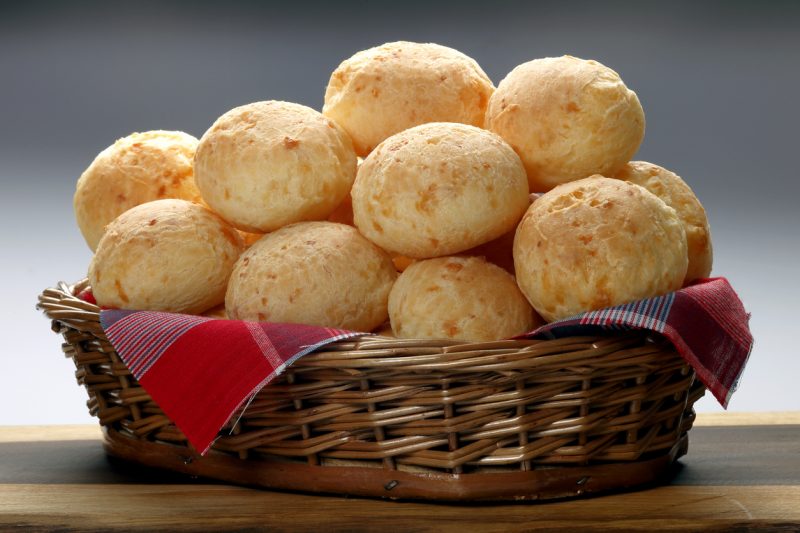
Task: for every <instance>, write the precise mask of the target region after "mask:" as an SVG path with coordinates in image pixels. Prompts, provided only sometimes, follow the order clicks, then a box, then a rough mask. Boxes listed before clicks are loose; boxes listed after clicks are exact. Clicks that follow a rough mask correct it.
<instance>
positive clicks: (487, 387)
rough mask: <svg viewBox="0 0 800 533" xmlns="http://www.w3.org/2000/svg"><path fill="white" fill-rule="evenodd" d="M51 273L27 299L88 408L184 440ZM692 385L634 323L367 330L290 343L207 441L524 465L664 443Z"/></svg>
mask: <svg viewBox="0 0 800 533" xmlns="http://www.w3.org/2000/svg"><path fill="white" fill-rule="evenodd" d="M85 283H86V282H83V283H80V284H78V285H75V286H67V285H65V284H61V285H59V286H58V287H57V288H53V289H47V290H46V291H44V293H43V294H42V295H41V296H40V301H39V307H40V308H41V309H42V310H44V311H45V313H46V314H47V316H48V317H49V318H51V319H52V320H53V328H54V330H55V331H57V332H58V333H61V334H63V336H64V339H65V341H66V342H65V343H64V344H63V350H64V353H65V354H66V355H67V356H68V357H70V358H72V359H73V360H74V362H75V365H76V367H77V372H76V377H77V379H78V382H79V383H80V384H82V385H84V386H85V387H86V389H87V391H88V394H89V401H88V406H89V410H90V412H91V414H92V415H94V416H97V417H98V419H99V420H100V424H101V425H103V426H106V427H107V428H109V429H111V430H113V431H114V432H115V433H118V434H119V435H123V436H125V437H128V438H131V439H135V440H137V441H143V442H144V441H146V442H153V443H159V444H170V445H175V446H178V447H186V446H187V442H186V439H185V438H184V436H183V434H182V433H181V431H180V430H179V429H178V428H177V427H175V425H174V424H173V423H172V422H171V421H170V420H169V419H168V418H167V417H166V416H165V415H164V413H163V412H162V411H161V410H160V408H159V407H158V405H156V404H155V403H154V402H153V401H152V399H151V398H150V396H149V395H148V394H147V392H145V390H144V389H142V388H141V387H140V386H139V384H138V383H137V381H136V380H135V379H134V377H133V376H132V375H131V373H130V371H129V370H128V369H127V367H126V366H125V364H124V363H122V361H121V360H120V358H119V356H118V355H117V354H116V352H115V351H114V349H113V347H112V346H111V345H110V344H109V342H108V340H107V339H106V338H105V336H104V334H103V331H102V329H101V327H100V323H99V309H98V308H97V307H96V306H94V305H92V304H90V303H87V302H84V301H82V300H79V299H78V298H76V297H75V296H74V294H77V292H79V291H80V290H82V289H84V288H85ZM703 392H704V389H703V387H702V386H701V385H700V384H699V383H698V382H695V379H694V372H693V371H692V370H691V368H690V367H689V366H688V365H687V364H686V363H685V361H684V360H683V359H681V358H680V357H679V356H678V355H677V353H676V352H675V351H674V349H673V347H672V346H671V345H670V344H669V343H668V342H666V341H664V340H663V339H661V338H655V337H654V336H652V335H646V334H643V333H641V332H620V333H614V334H611V335H608V336H595V337H569V338H562V339H558V340H513V341H500V342H491V343H472V344H464V343H457V342H452V341H429V340H401V339H394V338H386V337H375V336H364V337H360V338H356V339H349V340H344V341H339V342H336V343H333V344H331V345H328V346H326V347H325V348H323V349H322V350H321V351H318V352H316V353H313V354H310V355H308V356H305V357H304V358H301V359H300V360H299V361H298V362H296V363H295V364H294V365H293V366H292V367H290V368H289V369H288V370H287V371H286V372H285V373H284V374H283V375H282V376H280V377H279V378H277V379H276V380H275V381H274V382H273V383H272V384H270V385H268V386H267V387H265V388H264V389H263V390H262V391H261V392H260V393H258V395H257V396H256V397H255V399H254V400H253V401H252V402H251V403H250V404H249V405H248V406H247V408H246V409H245V410H244V412H243V413H240V415H241V416H240V417H239V418H238V422H237V423H236V424H235V426H234V427H230V428H226V429H225V430H224V431H223V432H221V434H222V436H221V437H220V438H219V439H218V440H217V441H216V443H215V445H214V446H213V448H212V452H211V454H212V455H220V454H222V455H226V456H230V457H234V458H238V459H241V460H246V461H250V462H254V461H281V462H285V463H303V464H307V465H312V466H322V467H328V466H330V467H341V466H350V467H354V466H355V467H364V468H379V469H384V470H390V471H405V472H411V473H424V474H426V475H429V474H468V473H497V472H520V471H522V472H527V471H537V470H542V469H553V468H558V467H564V468H569V467H571V466H576V465H577V466H580V465H584V466H585V465H593V464H609V463H625V462H635V461H642V460H646V459H648V458H652V457H658V456H660V455H664V454H667V453H669V452H670V450H673V453H674V448H675V446H676V443H677V442H678V441H679V440H680V439H681V438H682V437H684V436H685V434H686V432H687V431H688V430H689V429H690V428H691V425H692V422H693V420H694V412H693V410H692V405H693V403H694V402H695V401H696V400H697V399H698V398H699V397H701V396H702V395H703Z"/></svg>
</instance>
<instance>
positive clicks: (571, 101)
mask: <svg viewBox="0 0 800 533" xmlns="http://www.w3.org/2000/svg"><path fill="white" fill-rule="evenodd" d="M485 126H486V128H487V129H489V130H491V131H493V132H495V133H497V134H498V135H500V136H501V137H502V138H503V139H505V140H506V141H507V142H508V143H509V144H510V145H511V146H513V147H514V150H516V151H517V153H518V154H519V155H520V157H521V158H522V161H523V163H524V164H525V170H526V171H527V173H528V180H529V184H530V189H531V191H533V192H544V191H548V190H550V189H552V188H553V187H555V186H556V185H559V184H561V183H566V182H569V181H573V180H576V179H581V178H585V177H587V176H590V175H592V174H602V175H604V176H608V175H610V174H611V173H613V172H615V171H617V170H619V169H620V167H622V165H624V164H625V163H627V162H628V161H629V160H630V159H631V157H632V156H633V154H635V153H636V150H637V149H638V148H639V145H640V144H641V142H642V139H643V138H644V126H645V121H644V111H643V110H642V106H641V104H640V103H639V99H638V98H637V97H636V93H634V92H633V91H631V90H630V89H628V88H627V87H626V86H625V84H624V83H623V82H622V80H621V79H620V77H619V75H618V74H617V73H616V72H614V71H613V70H611V69H610V68H608V67H606V66H604V65H601V64H600V63H598V62H596V61H586V60H583V59H578V58H576V57H570V56H562V57H548V58H544V59H536V60H533V61H529V62H527V63H523V64H522V65H519V66H518V67H516V68H515V69H514V70H512V71H511V72H510V73H509V74H508V76H506V77H505V79H504V80H503V81H501V82H500V84H499V85H498V86H497V90H496V91H495V93H494V94H493V95H492V98H491V100H490V101H489V108H488V110H487V112H486V124H485Z"/></svg>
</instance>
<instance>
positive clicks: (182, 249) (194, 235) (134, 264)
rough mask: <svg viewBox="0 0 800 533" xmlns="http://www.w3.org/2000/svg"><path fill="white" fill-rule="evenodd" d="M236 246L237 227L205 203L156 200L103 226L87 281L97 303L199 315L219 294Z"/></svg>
mask: <svg viewBox="0 0 800 533" xmlns="http://www.w3.org/2000/svg"><path fill="white" fill-rule="evenodd" d="M243 248H244V244H243V242H242V238H241V237H240V236H239V233H237V231H236V230H235V229H234V228H233V227H231V226H230V225H229V224H228V223H227V222H225V221H224V220H222V218H220V217H219V216H218V215H216V214H215V213H213V212H212V211H210V210H209V209H207V208H206V207H204V206H202V205H199V204H195V203H191V202H187V201H185V200H156V201H154V202H148V203H146V204H141V205H138V206H136V207H133V208H132V209H129V210H128V211H126V212H124V213H123V214H121V215H120V216H119V217H117V218H116V219H114V221H113V222H111V224H109V225H108V229H107V231H106V233H105V234H104V235H103V237H102V238H101V239H100V243H99V244H98V246H97V252H96V253H95V255H94V257H93V258H92V262H91V263H90V265H89V281H90V282H91V286H92V292H93V294H94V297H95V299H96V300H97V303H98V304H99V305H101V306H106V307H118V308H123V309H140V310H142V309H145V310H150V311H169V312H173V313H190V314H199V313H202V312H203V311H206V310H208V309H211V308H212V307H214V306H217V305H219V304H221V303H222V302H223V301H224V298H225V288H226V285H227V283H228V278H229V277H230V275H231V271H232V270H233V265H234V263H235V262H236V260H237V259H238V257H239V254H241V252H242V250H243Z"/></svg>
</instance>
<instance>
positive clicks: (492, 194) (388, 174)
mask: <svg viewBox="0 0 800 533" xmlns="http://www.w3.org/2000/svg"><path fill="white" fill-rule="evenodd" d="M351 194H352V198H353V215H354V221H355V225H356V226H357V227H358V229H359V230H360V231H361V233H363V234H364V235H365V236H366V237H367V238H368V239H370V240H371V241H372V242H374V243H376V244H377V245H378V246H380V247H381V248H383V249H384V250H387V251H390V252H393V253H395V254H398V255H403V256H406V257H409V258H412V259H421V258H429V257H438V256H444V255H450V254H454V253H458V252H461V251H464V250H467V249H469V248H472V247H474V246H478V245H480V244H483V243H485V242H488V241H490V240H492V239H495V238H497V237H499V236H501V235H502V234H503V233H505V232H507V231H509V230H511V229H513V228H514V226H515V225H516V224H517V222H518V221H519V219H520V218H521V217H522V214H523V213H524V212H525V209H526V208H527V206H528V182H527V179H526V177H525V169H524V168H523V167H522V163H521V162H520V160H519V157H518V156H517V155H516V154H515V153H514V151H513V150H512V149H511V147H509V146H508V145H507V144H506V143H505V142H504V141H503V140H502V139H501V138H500V137H498V136H497V135H495V134H493V133H491V132H488V131H486V130H482V129H480V128H476V127H474V126H468V125H465V124H455V123H430V124H423V125H421V126H416V127H414V128H411V129H408V130H405V131H403V132H401V133H398V134H397V135H393V136H392V137H390V138H388V139H386V140H385V141H384V142H382V143H381V144H380V145H379V146H378V148H376V149H375V150H374V151H373V152H372V153H371V154H370V155H369V156H368V157H367V158H366V159H365V160H364V163H362V165H361V167H360V168H359V170H358V175H357V176H356V180H355V183H354V185H353V189H352V193H351Z"/></svg>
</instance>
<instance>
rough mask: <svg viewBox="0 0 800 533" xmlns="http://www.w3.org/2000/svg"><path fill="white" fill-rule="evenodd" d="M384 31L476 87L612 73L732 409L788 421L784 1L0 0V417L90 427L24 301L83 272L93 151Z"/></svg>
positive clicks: (219, 109) (50, 339) (312, 98)
mask: <svg viewBox="0 0 800 533" xmlns="http://www.w3.org/2000/svg"><path fill="white" fill-rule="evenodd" d="M400 39H405V40H414V41H434V42H438V43H441V44H444V45H448V46H452V47H454V48H457V49H459V50H461V51H463V52H465V53H466V54H468V55H470V56H472V57H474V58H475V59H476V60H477V61H478V62H479V63H480V64H481V66H482V67H483V68H484V70H485V71H486V72H487V74H489V76H490V77H491V78H492V79H493V80H494V82H495V83H498V82H499V81H500V80H501V79H502V78H503V76H505V74H506V73H508V72H509V71H510V70H511V69H512V68H513V67H514V66H515V65H517V64H519V63H522V62H524V61H528V60H530V59H533V58H537V57H544V56H552V55H561V54H565V53H568V54H573V55H577V56H579V57H584V58H594V59H597V60H599V61H601V62H603V63H605V64H606V65H608V66H610V67H612V68H614V69H615V70H617V71H618V72H619V73H620V74H621V75H622V77H623V79H624V80H625V81H626V83H627V84H628V86H629V87H631V88H632V89H634V90H635V91H636V92H637V93H638V95H639V98H640V99H641V102H642V104H643V106H644V109H645V112H646V115H647V134H646V138H645V140H644V144H643V145H642V147H641V149H640V151H639V153H638V155H637V158H638V159H645V160H649V161H652V162H655V163H659V164H661V165H663V166H666V167H667V168H670V169H672V170H674V171H676V172H677V173H679V174H680V175H681V176H683V177H684V179H685V180H686V181H687V182H688V183H689V184H690V185H691V186H692V187H693V188H694V190H695V191H696V193H697V195H698V196H699V198H700V199H701V200H702V201H703V203H704V204H705V206H706V209H707V211H708V215H709V219H710V222H711V228H712V232H713V238H714V248H715V252H716V254H715V255H716V258H715V265H714V267H715V268H714V273H715V274H717V275H725V276H727V277H728V278H729V279H730V280H731V282H732V283H733V285H734V287H735V288H736V289H737V290H738V292H739V294H740V295H741V297H742V299H743V300H744V302H745V305H746V307H747V308H748V310H749V311H751V312H752V321H751V325H752V329H753V333H754V334H755V337H756V347H755V350H754V351H753V354H752V356H751V358H750V363H749V366H748V369H747V371H746V372H745V374H744V377H743V380H742V383H741V387H740V389H739V392H738V393H737V394H736V395H735V396H734V398H733V400H732V403H731V409H732V410H737V411H745V410H747V411H751V410H789V409H792V410H800V395H798V394H797V389H798V386H799V384H798V377H800V362H798V355H800V354H798V348H797V339H798V337H799V336H800V325H798V321H797V319H796V318H795V317H794V313H793V311H794V310H795V308H794V306H795V305H797V303H798V300H799V299H800V298H798V297H799V296H800V291H798V288H797V285H798V284H797V279H796V274H797V272H798V269H797V267H796V263H797V261H798V259H799V258H800V249H798V243H800V238H799V237H798V233H800V224H798V222H800V216H798V209H797V202H798V192H800V188H799V187H798V183H797V182H798V169H799V168H800V166H799V165H798V163H797V161H798V159H797V157H798V152H799V151H800V146H798V140H800V131H799V128H800V112H799V111H798V91H800V2H794V3H786V2H685V3H678V2H669V3H667V2H664V3H659V4H656V3H644V2H630V3H628V2H613V3H605V2H586V3H583V2H526V3H523V2H488V1H487V2H483V3H473V2H457V3H456V2H452V3H451V2H448V3H443V2H433V1H428V2H417V1H411V2H408V1H406V2H403V1H400V2H386V3H380V2H373V3H367V2H330V3H301V2H296V3H292V2H285V1H284V2H280V3H279V4H275V5H272V4H268V3H256V2H252V3H234V2H224V3H223V2H220V3H219V4H213V3H204V2H185V3H177V2H170V3H166V2H146V1H139V2H126V3H124V4H123V3H121V2H120V3H115V2H98V3H78V2H63V3H59V2H51V3H34V2H28V3H21V4H19V5H16V4H7V3H0V179H2V188H0V198H1V199H2V204H1V205H0V217H2V220H1V221H0V231H2V241H1V242H2V267H0V268H2V281H3V288H2V293H3V294H4V296H5V297H4V298H3V299H2V300H1V301H0V302H1V303H2V305H0V313H1V315H0V327H1V328H2V331H3V334H2V337H0V339H1V340H0V350H1V351H2V352H0V353H2V355H1V356H0V357H2V363H3V365H2V367H0V406H2V408H0V424H28V423H31V424H32V423H70V422H88V421H89V418H88V415H87V414H86V410H85V408H84V405H83V404H84V402H85V394H84V392H83V391H82V390H81V389H80V388H79V387H78V386H77V385H76V384H75V382H74V379H73V375H72V374H73V371H74V368H73V367H72V364H71V362H69V361H67V360H65V359H63V358H62V357H61V355H60V350H59V344H60V340H59V338H57V337H56V336H55V335H53V334H51V333H50V331H49V328H48V323H47V321H46V320H45V319H44V318H43V317H42V316H41V315H40V314H39V313H38V312H37V311H35V310H34V303H35V299H36V295H37V293H38V292H39V291H40V290H41V289H43V288H44V287H46V286H48V285H51V284H53V283H54V282H56V281H58V280H77V279H79V278H81V277H83V276H84V275H85V272H86V267H87V264H88V262H89V259H90V253H89V250H88V249H87V247H86V245H85V244H84V242H83V240H82V238H81V236H80V234H79V232H78V230H77V228H76V226H75V223H74V218H73V214H72V193H73V191H74V187H75V181H76V179H77V178H78V176H79V175H80V173H81V172H82V171H83V169H84V168H85V167H86V166H87V165H88V164H89V163H90V161H91V160H92V159H93V158H94V156H95V155H96V154H97V153H98V152H99V151H100V150H102V149H103V148H105V147H106V146H108V145H109V144H111V143H112V142H113V141H114V140H115V139H117V138H119V137H122V136H124V135H127V134H128V133H130V132H132V131H142V130H148V129H180V130H185V131H187V132H189V133H192V134H193V135H195V136H197V137H199V136H201V135H202V134H203V132H204V131H205V129H206V128H207V127H208V126H209V125H210V124H211V123H212V121H213V120H214V119H215V118H216V117H217V116H219V115H220V114H222V113H223V112H225V111H226V110H228V109H230V108H232V107H234V106H237V105H240V104H244V103H248V102H253V101H257V100H266V99H282V100H290V101H295V102H300V103H303V104H306V105H309V106H312V107H314V108H316V109H320V107H321V105H322V98H323V93H324V89H325V85H326V83H327V80H328V76H329V75H330V73H331V71H332V70H333V69H334V68H335V67H336V66H337V65H338V63H339V62H340V61H342V60H343V59H345V58H347V57H349V56H350V55H351V54H353V53H354V52H356V51H358V50H360V49H363V48H367V47H370V46H374V45H377V44H380V43H383V42H386V41H393V40H400ZM698 408H699V410H705V411H709V410H718V409H719V407H718V406H717V404H716V403H714V401H713V399H711V398H710V397H707V398H705V399H703V400H702V401H701V403H700V404H699V405H698Z"/></svg>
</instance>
